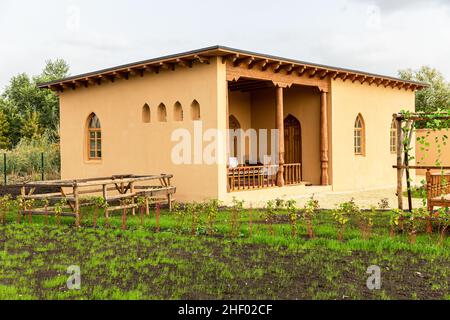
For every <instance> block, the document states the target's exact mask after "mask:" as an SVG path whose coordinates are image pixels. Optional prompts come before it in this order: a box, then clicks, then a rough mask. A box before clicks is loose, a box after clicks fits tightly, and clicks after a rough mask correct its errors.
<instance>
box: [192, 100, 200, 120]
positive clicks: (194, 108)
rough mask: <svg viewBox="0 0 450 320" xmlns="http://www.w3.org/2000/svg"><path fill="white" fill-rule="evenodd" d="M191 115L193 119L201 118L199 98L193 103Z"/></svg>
mask: <svg viewBox="0 0 450 320" xmlns="http://www.w3.org/2000/svg"><path fill="white" fill-rule="evenodd" d="M191 116H192V120H194V121H197V120H200V104H199V103H198V101H197V100H194V101H193V102H192V104H191Z"/></svg>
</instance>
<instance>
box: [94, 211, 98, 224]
mask: <svg viewBox="0 0 450 320" xmlns="http://www.w3.org/2000/svg"><path fill="white" fill-rule="evenodd" d="M97 215H98V208H97V207H95V208H94V229H97Z"/></svg>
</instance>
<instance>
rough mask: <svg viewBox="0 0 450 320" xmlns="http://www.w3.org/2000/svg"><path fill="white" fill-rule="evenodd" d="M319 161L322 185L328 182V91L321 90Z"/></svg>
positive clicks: (326, 184)
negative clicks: (320, 163)
mask: <svg viewBox="0 0 450 320" xmlns="http://www.w3.org/2000/svg"><path fill="white" fill-rule="evenodd" d="M320 96H321V97H320V161H321V162H322V174H321V183H322V185H323V186H328V185H329V184H330V177H329V173H328V168H329V158H328V150H329V145H328V143H329V142H328V93H327V92H325V91H321V93H320Z"/></svg>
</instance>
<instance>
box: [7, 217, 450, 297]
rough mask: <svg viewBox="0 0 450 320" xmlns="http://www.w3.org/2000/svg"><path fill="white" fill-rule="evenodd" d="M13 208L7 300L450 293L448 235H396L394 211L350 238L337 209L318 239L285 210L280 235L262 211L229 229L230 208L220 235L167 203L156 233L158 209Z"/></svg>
mask: <svg viewBox="0 0 450 320" xmlns="http://www.w3.org/2000/svg"><path fill="white" fill-rule="evenodd" d="M16 218H17V214H16V213H13V212H11V213H9V215H8V223H7V224H6V226H0V299H257V300H258V299H290V300H295V299H450V288H449V282H450V249H449V248H450V240H449V239H448V238H447V239H446V242H445V243H444V245H443V246H438V245H437V244H436V243H437V242H438V241H437V235H433V236H429V235H426V234H423V233H421V234H419V235H418V237H417V242H416V244H410V243H409V242H408V237H407V235H405V234H401V233H400V234H398V235H396V236H395V238H390V236H389V215H388V214H387V213H382V212H380V213H379V214H378V215H377V216H376V218H375V221H374V222H375V225H374V229H373V235H372V238H371V239H370V240H362V239H361V236H360V231H359V229H358V226H357V224H356V221H351V223H350V225H349V226H348V228H347V230H346V232H345V238H344V241H342V242H340V241H337V240H336V227H335V223H334V220H333V217H332V216H331V214H330V212H326V211H322V212H320V213H319V214H318V216H317V217H316V219H315V233H316V238H315V239H313V240H310V239H308V238H307V236H306V234H307V231H306V227H305V225H304V223H303V222H300V223H299V230H298V231H299V234H298V236H296V237H292V236H291V229H290V228H291V227H290V225H289V223H288V222H287V221H288V220H287V216H285V215H284V214H281V215H279V216H277V223H276V224H275V225H274V232H275V235H269V232H268V228H269V226H268V225H267V224H266V223H265V222H264V218H263V217H262V213H261V212H254V218H253V219H254V225H253V236H252V237H250V236H249V229H248V226H249V224H248V215H247V214H246V215H245V216H243V217H240V219H239V222H240V226H239V230H240V231H239V235H238V236H237V237H232V236H231V226H230V225H231V222H230V212H226V211H225V212H221V213H220V214H219V216H218V219H217V223H216V224H215V230H214V235H212V236H208V235H207V227H206V226H205V223H204V222H203V223H202V222H200V223H199V225H198V229H197V236H195V237H194V236H191V235H190V233H191V221H190V218H189V217H186V218H184V219H180V218H177V217H176V216H175V215H174V214H171V213H168V212H164V211H163V212H162V216H161V232H160V233H156V232H155V218H154V212H152V217H150V218H147V217H146V218H145V221H144V225H143V226H141V225H140V219H139V217H138V216H137V217H129V218H128V221H127V225H128V230H127V231H122V230H120V226H121V223H122V220H121V217H120V214H119V216H115V217H113V218H112V219H111V226H110V228H104V222H105V221H104V220H103V219H99V228H98V229H93V228H92V212H85V213H84V219H83V224H84V226H83V228H81V229H80V230H76V229H75V228H73V227H72V225H73V219H62V225H61V226H58V225H56V222H55V221H54V218H50V224H49V225H48V226H45V225H44V218H43V217H33V222H32V224H28V223H24V222H23V221H22V224H18V223H17V222H16ZM71 265H77V266H80V268H81V279H82V280H81V290H73V291H72V290H68V289H67V286H66V281H67V279H68V277H69V275H68V274H67V273H66V272H67V268H68V267H69V266H71ZM371 265H378V266H380V267H381V270H382V274H381V279H382V288H381V290H374V291H370V290H369V289H367V286H366V281H367V278H368V277H369V275H368V274H366V271H367V268H368V267H369V266H371Z"/></svg>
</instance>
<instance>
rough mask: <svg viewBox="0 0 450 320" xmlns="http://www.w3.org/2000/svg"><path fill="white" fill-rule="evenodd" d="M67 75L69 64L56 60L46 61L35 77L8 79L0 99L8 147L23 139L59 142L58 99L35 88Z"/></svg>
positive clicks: (48, 92) (21, 76)
mask: <svg viewBox="0 0 450 320" xmlns="http://www.w3.org/2000/svg"><path fill="white" fill-rule="evenodd" d="M68 75H69V65H68V64H67V63H66V62H65V61H64V60H61V59H57V60H55V61H52V60H48V61H46V65H45V67H44V69H43V71H42V73H41V74H40V75H38V76H34V77H32V78H30V77H29V76H28V75H27V74H25V73H22V74H18V75H17V76H15V77H13V78H12V79H11V80H10V83H9V85H8V86H7V87H6V89H5V91H4V93H3V95H2V99H1V100H0V109H1V110H3V113H4V114H5V115H6V118H7V122H8V131H7V133H6V136H7V137H8V143H9V147H10V148H13V147H14V146H16V145H17V144H18V143H19V141H20V140H21V139H22V138H23V137H26V138H32V137H36V136H38V135H42V134H46V135H47V136H48V137H49V138H50V139H51V140H52V141H57V140H58V139H59V132H58V129H59V99H58V97H57V95H55V94H54V93H53V92H52V91H50V90H42V89H39V88H38V87H37V85H38V84H39V83H43V82H49V81H53V80H58V79H61V78H65V77H67V76H68Z"/></svg>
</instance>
